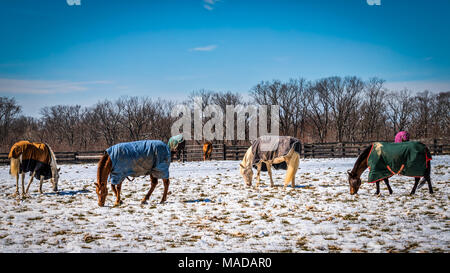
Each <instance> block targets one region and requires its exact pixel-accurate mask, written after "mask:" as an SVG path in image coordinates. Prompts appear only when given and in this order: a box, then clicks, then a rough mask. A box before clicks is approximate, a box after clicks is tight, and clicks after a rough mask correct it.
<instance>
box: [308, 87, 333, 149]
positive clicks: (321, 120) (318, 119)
mask: <svg viewBox="0 0 450 273" xmlns="http://www.w3.org/2000/svg"><path fill="white" fill-rule="evenodd" d="M328 84H329V83H328V81H327V80H326V79H321V80H317V81H315V82H314V83H313V84H312V85H311V86H310V87H309V89H308V90H307V101H308V109H309V110H308V112H307V116H308V120H309V121H310V122H312V124H313V125H314V129H315V130H314V131H315V134H314V136H315V137H317V138H318V139H319V141H320V142H325V140H326V138H327V136H328V127H329V124H330V108H331V106H330V103H329V101H330V99H329V96H330V94H329V87H328Z"/></svg>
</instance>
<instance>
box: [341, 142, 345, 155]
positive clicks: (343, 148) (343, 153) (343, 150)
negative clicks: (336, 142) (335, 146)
mask: <svg viewBox="0 0 450 273" xmlns="http://www.w3.org/2000/svg"><path fill="white" fill-rule="evenodd" d="M342 157H345V143H344V142H342Z"/></svg>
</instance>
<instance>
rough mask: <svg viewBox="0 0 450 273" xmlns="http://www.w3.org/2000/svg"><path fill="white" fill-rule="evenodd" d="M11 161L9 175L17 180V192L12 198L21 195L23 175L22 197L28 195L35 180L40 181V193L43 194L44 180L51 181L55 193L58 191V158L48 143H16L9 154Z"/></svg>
mask: <svg viewBox="0 0 450 273" xmlns="http://www.w3.org/2000/svg"><path fill="white" fill-rule="evenodd" d="M8 158H9V159H10V170H9V173H10V174H11V175H12V176H13V177H15V178H16V192H15V193H14V194H12V196H18V195H20V193H19V175H20V174H21V175H22V196H23V197H25V196H26V195H27V194H28V190H29V188H30V185H31V182H33V179H34V178H36V179H39V180H40V183H39V193H41V194H42V193H43V192H42V184H43V183H44V180H48V179H50V180H51V182H52V185H53V191H55V192H56V191H58V180H59V171H60V169H59V168H58V165H57V163H56V157H55V154H54V153H53V150H52V148H51V147H50V146H49V145H48V144H46V143H38V142H29V141H19V142H16V143H15V144H14V145H13V146H12V147H11V150H10V152H9V155H8ZM27 172H30V176H31V178H30V181H29V182H28V185H27V187H26V189H25V173H27Z"/></svg>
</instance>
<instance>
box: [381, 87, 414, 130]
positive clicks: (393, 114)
mask: <svg viewBox="0 0 450 273" xmlns="http://www.w3.org/2000/svg"><path fill="white" fill-rule="evenodd" d="M386 105H387V111H386V114H387V119H388V121H390V123H391V124H392V126H393V131H394V133H396V132H398V131H402V130H407V129H408V127H409V125H410V123H411V114H412V111H413V110H414V109H413V107H414V100H413V97H412V96H411V92H410V91H409V90H408V89H403V90H401V91H399V92H391V93H389V94H387V96H386Z"/></svg>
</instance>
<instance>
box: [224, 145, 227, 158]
mask: <svg viewBox="0 0 450 273" xmlns="http://www.w3.org/2000/svg"><path fill="white" fill-rule="evenodd" d="M223 160H227V145H226V144H225V143H224V144H223Z"/></svg>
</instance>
